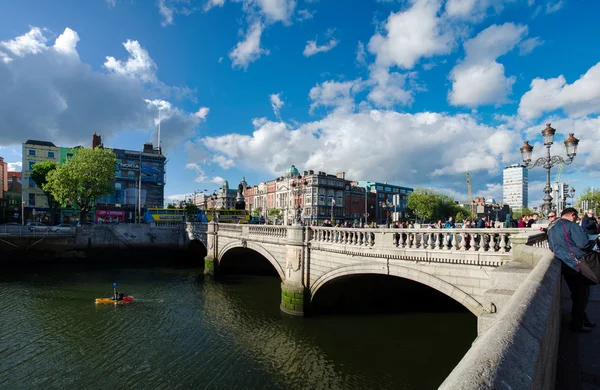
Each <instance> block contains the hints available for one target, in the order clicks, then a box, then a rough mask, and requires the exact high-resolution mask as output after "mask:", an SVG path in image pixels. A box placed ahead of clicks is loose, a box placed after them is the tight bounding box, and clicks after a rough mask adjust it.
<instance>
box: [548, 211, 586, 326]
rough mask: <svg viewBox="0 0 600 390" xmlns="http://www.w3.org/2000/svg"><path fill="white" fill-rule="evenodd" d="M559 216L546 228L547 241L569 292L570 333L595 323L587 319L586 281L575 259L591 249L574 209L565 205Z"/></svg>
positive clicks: (577, 260) (577, 259)
mask: <svg viewBox="0 0 600 390" xmlns="http://www.w3.org/2000/svg"><path fill="white" fill-rule="evenodd" d="M560 216H561V217H560V219H559V220H557V221H556V222H555V223H554V226H552V228H551V229H549V230H548V242H549V244H550V250H551V251H552V252H554V256H555V257H557V258H558V259H559V260H560V261H561V266H562V275H563V276H564V278H565V281H566V282H567V285H568V286H569V290H570V291H571V300H572V301H573V305H572V307H571V324H570V326H569V328H570V329H571V330H572V331H574V332H582V331H589V329H587V330H586V329H584V327H587V328H593V327H594V326H596V324H594V323H592V322H590V320H589V319H588V317H587V315H586V313H585V308H586V306H587V303H588V299H589V295H590V284H589V283H588V281H587V279H586V278H585V276H583V275H582V274H581V272H580V270H579V259H581V257H582V256H583V255H584V254H585V253H587V252H589V251H590V250H591V242H590V241H589V240H588V236H587V233H586V232H585V231H584V230H583V229H582V228H581V226H579V225H578V224H577V223H575V221H577V210H575V209H574V208H573V207H567V208H566V209H564V210H563V211H562V213H561V215H560Z"/></svg>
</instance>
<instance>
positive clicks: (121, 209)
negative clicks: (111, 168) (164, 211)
mask: <svg viewBox="0 0 600 390" xmlns="http://www.w3.org/2000/svg"><path fill="white" fill-rule="evenodd" d="M112 150H113V152H114V153H115V156H116V157H117V167H116V171H115V181H114V183H113V188H114V192H113V193H112V194H110V195H105V196H103V197H102V198H100V199H99V200H98V201H97V202H96V209H97V212H98V211H112V212H113V213H111V216H112V217H115V218H116V219H118V220H119V221H121V222H133V221H134V220H135V218H136V215H137V212H138V209H139V208H141V209H142V213H143V212H144V210H145V209H147V208H152V207H159V208H162V207H163V206H164V187H165V164H166V157H165V156H164V155H162V154H160V153H159V150H158V148H154V147H153V145H152V144H151V143H145V144H144V148H143V149H142V151H136V150H125V149H112ZM140 179H141V180H140ZM138 204H139V205H140V206H141V207H138ZM115 212H116V213H119V214H115ZM100 214H102V213H99V215H100Z"/></svg>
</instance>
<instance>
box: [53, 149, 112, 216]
mask: <svg viewBox="0 0 600 390" xmlns="http://www.w3.org/2000/svg"><path fill="white" fill-rule="evenodd" d="M116 166H117V157H116V156H115V153H114V152H113V151H112V150H110V149H102V148H96V149H90V148H78V149H75V155H74V156H73V158H71V159H70V160H68V161H67V162H66V163H65V164H63V165H60V166H59V167H58V168H57V169H55V170H53V171H51V172H50V173H49V174H48V177H47V180H48V182H47V184H46V185H45V189H47V190H48V191H49V192H50V193H51V194H52V195H53V196H54V197H55V198H56V200H57V201H58V202H60V203H61V204H66V203H67V202H71V203H72V204H76V205H77V206H78V207H79V209H80V210H81V221H84V220H85V216H86V215H87V212H88V211H89V210H90V208H91V205H92V201H93V200H94V199H97V198H100V197H102V196H104V195H108V194H111V193H112V192H113V191H114V188H113V187H112V183H113V181H114V180H115V168H116Z"/></svg>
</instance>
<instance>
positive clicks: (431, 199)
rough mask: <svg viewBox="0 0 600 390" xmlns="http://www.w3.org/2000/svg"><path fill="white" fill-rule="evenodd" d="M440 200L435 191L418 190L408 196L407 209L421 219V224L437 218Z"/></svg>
mask: <svg viewBox="0 0 600 390" xmlns="http://www.w3.org/2000/svg"><path fill="white" fill-rule="evenodd" d="M439 205H440V199H439V198H438V196H437V194H436V193H435V191H432V190H429V189H426V188H416V189H415V190H414V191H413V192H412V193H411V194H410V195H408V201H407V208H408V209H409V210H410V213H411V214H414V215H415V216H416V217H417V218H420V219H421V222H423V221H425V220H427V221H430V220H431V219H433V217H434V216H437V213H438V208H439Z"/></svg>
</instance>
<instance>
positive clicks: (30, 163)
mask: <svg viewBox="0 0 600 390" xmlns="http://www.w3.org/2000/svg"><path fill="white" fill-rule="evenodd" d="M34 165H35V161H29V170H30V171H33V166H34Z"/></svg>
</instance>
